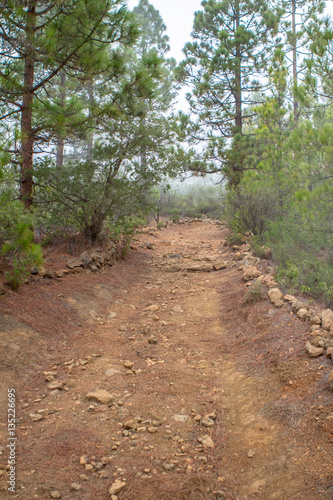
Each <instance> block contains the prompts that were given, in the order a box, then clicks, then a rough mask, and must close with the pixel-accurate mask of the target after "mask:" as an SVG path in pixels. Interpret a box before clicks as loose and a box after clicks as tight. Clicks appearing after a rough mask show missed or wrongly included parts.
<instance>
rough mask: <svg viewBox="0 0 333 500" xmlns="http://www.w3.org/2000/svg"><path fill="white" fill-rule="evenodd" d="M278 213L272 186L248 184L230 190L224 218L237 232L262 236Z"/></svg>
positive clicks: (276, 200)
mask: <svg viewBox="0 0 333 500" xmlns="http://www.w3.org/2000/svg"><path fill="white" fill-rule="evenodd" d="M280 213H281V209H280V207H279V199H278V194H277V192H276V190H275V189H274V186H272V185H269V184H266V185H265V184H264V183H260V184H256V183H249V184H248V185H241V186H238V187H237V188H235V189H232V190H230V191H229V193H228V195H227V199H226V207H225V217H226V220H227V222H228V223H229V225H230V226H231V227H232V229H234V230H236V231H238V232H241V233H244V232H245V231H251V232H252V233H253V234H254V235H262V234H263V233H264V232H265V231H266V229H267V227H268V225H269V223H270V222H271V221H273V220H275V219H276V218H277V217H278V216H279V214H280Z"/></svg>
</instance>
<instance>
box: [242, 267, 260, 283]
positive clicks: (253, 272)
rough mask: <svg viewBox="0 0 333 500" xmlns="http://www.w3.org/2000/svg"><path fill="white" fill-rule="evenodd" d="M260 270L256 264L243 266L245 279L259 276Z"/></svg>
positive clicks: (248, 279) (249, 279)
mask: <svg viewBox="0 0 333 500" xmlns="http://www.w3.org/2000/svg"><path fill="white" fill-rule="evenodd" d="M259 276H260V271H259V269H257V268H256V267H255V266H244V267H243V278H242V279H243V281H251V280H253V279H255V278H259Z"/></svg>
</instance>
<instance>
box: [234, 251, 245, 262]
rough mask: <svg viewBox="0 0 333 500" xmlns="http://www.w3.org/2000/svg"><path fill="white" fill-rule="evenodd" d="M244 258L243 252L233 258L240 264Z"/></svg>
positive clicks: (237, 253)
mask: <svg viewBox="0 0 333 500" xmlns="http://www.w3.org/2000/svg"><path fill="white" fill-rule="evenodd" d="M242 258H243V254H242V253H241V252H236V253H235V254H234V256H233V260H234V261H236V262H239V261H240V260H242Z"/></svg>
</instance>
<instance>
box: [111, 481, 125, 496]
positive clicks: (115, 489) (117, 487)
mask: <svg viewBox="0 0 333 500" xmlns="http://www.w3.org/2000/svg"><path fill="white" fill-rule="evenodd" d="M125 486H126V483H125V482H124V481H121V480H120V479H116V480H115V481H114V483H112V485H111V486H110V489H109V495H110V496H112V495H117V493H119V492H120V491H121V490H122V489H123V488H124V487H125Z"/></svg>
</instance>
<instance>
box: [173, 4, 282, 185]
mask: <svg viewBox="0 0 333 500" xmlns="http://www.w3.org/2000/svg"><path fill="white" fill-rule="evenodd" d="M202 6H203V10H202V11H199V12H197V13H196V14H195V19H194V28H193V32H192V37H193V38H194V42H191V43H188V44H187V45H186V46H185V48H184V53H185V56H186V60H185V61H184V62H183V63H182V65H181V72H182V76H183V79H184V81H185V82H186V83H187V84H188V85H190V86H191V87H192V92H191V94H190V95H189V97H188V98H189V102H190V105H191V112H192V113H193V114H194V115H195V116H196V117H197V126H196V127H195V128H194V132H195V137H196V138H197V139H199V140H200V139H201V140H207V139H208V140H210V144H211V146H212V150H213V151H215V153H214V154H215V155H216V153H217V155H218V156H219V158H218V159H219V161H220V162H221V163H222V170H223V171H224V172H225V173H226V172H227V173H228V176H229V178H230V179H232V178H233V179H234V182H236V183H237V182H238V181H239V174H240V173H241V172H242V170H243V168H244V167H243V159H242V155H241V150H242V149H244V148H243V146H241V147H240V143H241V142H242V140H243V135H244V130H243V127H244V122H245V120H246V119H247V118H248V116H249V114H248V112H247V109H248V108H249V106H251V105H253V104H254V103H255V101H256V98H257V96H258V92H259V91H260V89H261V88H262V86H263V77H264V75H265V66H266V61H267V59H268V58H269V54H270V48H271V47H272V45H273V43H272V42H273V41H274V35H276V33H277V27H278V19H279V11H278V10H273V9H271V8H270V7H271V6H270V5H269V4H268V2H267V1H265V0H254V1H251V0H223V1H216V0H208V1H203V2H202ZM231 139H233V143H234V144H233V153H232V154H230V151H229V154H228V152H227V147H228V146H229V145H230V140H231Z"/></svg>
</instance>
